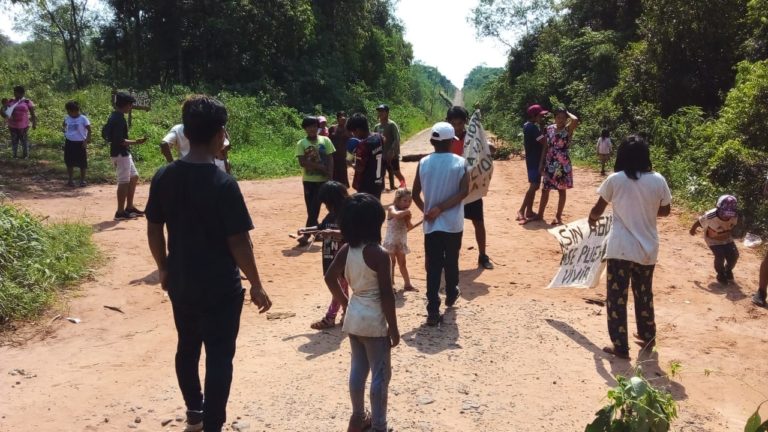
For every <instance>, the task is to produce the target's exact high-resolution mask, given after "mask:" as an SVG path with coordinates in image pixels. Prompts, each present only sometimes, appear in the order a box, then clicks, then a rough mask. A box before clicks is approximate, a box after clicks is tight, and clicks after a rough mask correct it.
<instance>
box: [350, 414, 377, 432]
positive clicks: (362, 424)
mask: <svg viewBox="0 0 768 432" xmlns="http://www.w3.org/2000/svg"><path fill="white" fill-rule="evenodd" d="M372 424H373V420H372V419H371V413H369V412H367V411H366V413H365V414H363V415H362V417H361V416H356V415H352V416H351V417H350V418H349V426H347V432H363V431H366V430H368V429H370V428H371V425H372Z"/></svg>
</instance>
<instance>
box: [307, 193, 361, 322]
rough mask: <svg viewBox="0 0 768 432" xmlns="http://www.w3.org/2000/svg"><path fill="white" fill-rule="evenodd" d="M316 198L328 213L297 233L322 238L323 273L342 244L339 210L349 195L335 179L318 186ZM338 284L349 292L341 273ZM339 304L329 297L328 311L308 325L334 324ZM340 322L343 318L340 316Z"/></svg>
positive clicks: (345, 291)
mask: <svg viewBox="0 0 768 432" xmlns="http://www.w3.org/2000/svg"><path fill="white" fill-rule="evenodd" d="M317 197H318V199H319V200H320V202H321V203H322V204H324V205H325V208H326V210H328V215H327V216H325V218H324V219H323V221H322V222H321V223H320V225H318V226H316V227H306V228H302V229H300V230H299V235H305V234H307V233H309V234H310V235H314V236H315V238H321V239H323V274H326V273H327V272H328V269H329V268H330V267H331V262H333V259H334V258H335V257H336V254H338V253H339V249H340V248H341V246H342V245H344V239H343V237H342V236H341V231H340V230H339V222H338V220H339V212H340V211H341V207H342V206H343V205H344V201H345V200H346V199H347V198H348V197H349V194H348V193H347V188H346V186H344V185H342V184H341V183H339V182H336V181H329V182H327V183H325V184H323V185H322V186H321V187H320V191H319V192H318V196H317ZM338 282H339V285H340V286H341V288H342V289H343V290H344V294H345V295H347V294H348V292H349V288H348V287H349V285H348V284H347V280H346V279H344V276H343V275H342V276H341V277H339V279H338ZM340 308H341V304H340V303H339V302H338V301H336V299H335V298H331V305H330V306H328V311H327V312H326V313H325V316H324V317H323V319H321V320H320V321H317V322H315V323H313V324H312V325H311V326H310V327H312V328H313V329H315V330H325V329H329V328H333V327H334V326H336V315H338V313H339V309H340ZM341 320H342V323H343V322H344V318H343V317H342V319H341Z"/></svg>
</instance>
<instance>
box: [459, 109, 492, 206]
mask: <svg viewBox="0 0 768 432" xmlns="http://www.w3.org/2000/svg"><path fill="white" fill-rule="evenodd" d="M464 158H465V159H466V160H467V169H468V171H469V195H467V197H466V198H465V199H464V202H465V203H471V202H474V201H477V200H479V199H480V198H482V197H484V196H486V195H487V194H488V187H489V186H490V185H491V177H492V176H493V158H492V157H491V148H490V147H489V146H488V137H487V136H486V135H485V129H483V124H482V123H481V122H480V110H475V112H474V113H473V114H472V118H471V119H469V124H468V125H467V135H466V136H465V137H464Z"/></svg>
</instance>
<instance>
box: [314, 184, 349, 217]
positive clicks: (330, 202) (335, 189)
mask: <svg viewBox="0 0 768 432" xmlns="http://www.w3.org/2000/svg"><path fill="white" fill-rule="evenodd" d="M347 198H349V193H347V187H346V186H344V185H343V184H341V183H339V182H336V181H328V182H325V183H323V185H322V186H320V190H319V191H318V192H317V199H318V200H319V201H320V202H321V203H323V204H325V205H326V206H327V207H328V210H330V211H331V212H333V213H335V214H336V218H338V217H339V212H340V211H341V208H342V207H343V206H344V200H346V199H347Z"/></svg>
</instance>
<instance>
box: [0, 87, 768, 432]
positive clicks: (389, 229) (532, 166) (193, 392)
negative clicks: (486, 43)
mask: <svg viewBox="0 0 768 432" xmlns="http://www.w3.org/2000/svg"><path fill="white" fill-rule="evenodd" d="M24 94H25V92H24V89H23V88H20V87H17V88H16V89H14V99H12V100H7V101H4V105H3V110H2V111H3V116H4V117H6V118H7V119H8V126H9V128H10V129H11V137H12V143H13V151H14V157H16V156H17V147H18V146H21V147H22V157H27V156H28V154H29V153H28V139H27V129H28V128H29V126H30V124H31V125H32V127H34V125H35V123H36V119H35V117H34V104H33V103H32V102H31V101H29V100H28V99H25V98H24ZM113 102H114V107H115V110H114V112H113V113H112V114H111V115H110V117H109V119H108V120H107V122H106V124H105V125H104V127H103V128H102V130H101V135H102V137H103V138H104V139H105V140H106V141H107V142H109V145H110V157H111V158H112V162H113V165H114V167H115V170H116V177H117V183H118V186H117V211H116V214H115V219H116V220H126V219H134V218H137V217H141V216H145V217H146V220H147V237H148V243H149V249H150V251H151V253H152V256H153V258H154V260H155V262H156V265H157V268H158V275H159V278H160V283H161V286H162V288H163V289H164V290H166V291H168V295H169V297H170V300H171V305H172V310H173V317H174V322H175V326H176V330H177V335H178V344H177V351H176V361H175V363H176V374H177V378H178V382H179V387H180V389H181V393H182V395H183V398H184V401H185V404H186V407H187V426H186V429H185V431H188V432H189V431H191V432H194V431H201V430H205V431H218V430H221V428H222V426H223V424H224V423H225V420H226V404H227V399H228V395H229V389H230V385H231V381H232V360H233V358H234V355H235V348H236V339H237V334H238V331H239V324H240V314H241V311H242V307H243V303H244V299H245V291H246V290H245V289H244V288H243V280H247V281H248V283H249V284H250V290H249V298H250V300H251V301H252V302H253V303H254V304H255V305H256V306H257V307H258V309H259V312H260V313H264V312H266V311H268V310H269V309H270V308H271V306H272V302H271V300H270V298H269V295H268V294H267V292H266V291H265V290H264V287H263V286H262V283H261V280H260V277H259V272H258V269H257V266H256V262H255V259H254V255H253V246H252V244H251V240H250V236H249V231H250V230H251V229H253V223H252V221H251V217H250V215H249V213H248V210H247V206H246V203H245V199H244V197H243V195H242V193H241V192H240V189H239V186H238V184H237V182H236V181H235V180H234V179H233V177H231V176H230V175H229V174H228V173H229V172H230V166H229V163H228V160H227V152H228V150H229V148H230V145H229V140H228V133H227V130H226V124H227V119H228V112H227V109H226V107H225V106H224V105H223V104H222V103H221V102H219V101H218V100H216V99H214V98H212V97H208V96H200V95H198V96H191V97H189V98H188V99H187V100H186V101H185V102H184V104H183V107H182V112H181V119H182V122H181V123H180V124H178V125H176V126H174V127H173V128H171V130H170V131H169V132H168V134H167V135H166V136H165V137H164V138H163V140H162V142H161V143H160V146H159V151H160V152H161V153H162V154H163V155H164V156H165V158H166V160H167V162H168V164H167V165H165V166H163V167H161V168H160V169H159V170H158V171H157V173H156V174H155V175H154V177H153V179H152V182H151V185H150V191H149V199H148V201H147V206H146V210H145V211H142V210H139V209H138V208H137V207H136V205H135V203H134V194H135V190H136V185H137V182H138V172H137V171H136V167H135V164H134V163H133V159H132V156H131V151H130V149H131V146H133V145H137V144H142V143H143V142H145V141H146V139H145V138H138V139H130V138H129V128H128V124H127V122H126V119H125V115H126V114H127V113H129V112H130V110H131V109H132V106H133V103H134V102H135V100H134V99H133V98H132V97H131V96H130V95H128V94H125V93H117V94H116V96H115V99H114V101H113ZM65 110H66V112H67V115H66V117H65V119H64V122H63V125H62V126H63V130H64V136H65V145H64V159H65V162H66V165H67V167H68V174H69V181H68V183H69V184H70V185H72V186H74V181H73V168H75V167H79V168H80V170H81V171H80V185H81V186H85V172H86V168H87V145H88V143H89V142H90V141H91V140H92V130H91V122H90V120H89V119H88V118H87V117H85V116H83V115H82V114H81V113H80V109H79V105H78V104H77V102H76V101H70V102H68V103H67V104H66V106H65ZM376 111H377V114H378V123H377V124H376V125H374V126H373V127H371V125H370V123H369V120H368V118H367V117H366V116H365V115H364V114H362V113H355V114H353V115H351V116H349V117H347V114H346V113H345V112H343V111H340V112H338V113H336V123H335V124H333V125H332V126H330V127H328V125H327V120H326V119H325V118H324V117H311V116H310V117H306V118H304V119H303V121H302V124H301V126H302V128H303V129H304V132H305V134H306V136H305V137H304V138H302V139H301V140H300V141H299V142H297V143H296V145H295V156H296V160H297V163H298V164H299V165H300V166H301V168H302V171H303V172H302V183H303V190H304V201H305V207H306V214H307V218H306V223H305V226H304V227H303V228H301V229H299V230H298V236H297V245H296V247H307V246H308V245H311V244H312V243H313V242H314V240H315V239H318V240H321V241H322V274H323V275H324V280H325V283H326V284H327V286H328V288H329V291H330V293H331V301H330V304H329V306H328V309H327V311H326V313H325V314H324V316H323V317H322V318H321V319H319V320H318V321H316V322H314V323H312V324H311V327H312V328H313V329H316V330H323V329H328V328H331V327H334V326H336V325H337V320H340V322H341V323H342V330H343V331H344V332H345V333H347V334H348V336H349V341H350V348H351V357H352V363H351V370H350V376H349V391H350V398H351V401H352V416H351V417H350V420H349V425H348V429H347V430H348V431H362V430H366V429H368V428H371V430H373V431H386V430H388V428H387V394H388V385H389V381H390V379H391V376H392V370H391V350H392V348H393V347H395V346H397V345H398V344H399V341H400V331H399V328H398V323H397V314H396V309H395V295H396V290H395V288H394V282H393V281H394V275H395V268H396V267H397V268H398V269H399V271H400V274H401V275H402V278H403V282H404V284H403V291H404V292H416V291H418V290H419V288H418V287H416V286H414V285H413V284H412V280H411V278H410V272H409V270H408V268H407V264H406V256H407V255H408V254H409V252H410V248H409V245H408V238H407V236H408V232H409V231H410V230H412V229H415V228H416V227H418V226H419V225H423V227H422V229H423V233H424V236H423V240H424V244H423V247H424V252H425V264H426V287H425V288H426V298H427V305H426V310H427V319H426V323H425V324H426V325H427V326H438V325H439V324H440V323H441V321H442V314H441V309H442V307H445V308H451V307H453V306H454V305H455V304H456V303H457V301H458V300H459V299H460V296H461V290H460V281H459V255H460V250H461V244H462V237H463V232H464V221H465V219H468V220H471V221H472V223H473V225H474V228H475V235H476V242H477V246H478V250H479V255H478V261H477V263H478V266H479V267H481V268H483V269H487V270H491V269H493V263H492V261H491V259H490V258H489V257H488V255H487V250H486V231H485V224H484V214H483V200H482V198H480V199H477V200H475V201H473V202H469V203H466V202H465V198H466V197H467V195H468V190H469V175H468V171H467V162H466V160H465V159H464V157H463V155H464V148H465V145H464V138H465V136H466V125H467V123H468V120H469V115H468V112H467V110H466V109H464V108H463V107H459V106H454V107H451V108H450V109H449V110H448V112H447V114H446V118H445V121H441V122H438V123H436V124H434V125H433V127H432V128H431V131H430V143H431V144H432V146H433V147H434V152H433V153H431V154H429V155H426V156H425V157H423V158H422V159H420V161H419V162H418V166H417V168H416V174H415V176H414V178H413V180H412V189H410V190H409V189H408V188H407V182H406V179H405V177H404V176H403V174H402V172H401V170H400V166H399V161H400V132H399V128H398V126H397V124H396V123H395V122H394V121H392V120H391V119H390V118H389V111H390V110H389V107H388V106H387V105H380V106H378V107H377V108H376ZM551 114H553V116H552V117H553V121H552V124H546V121H547V120H546V119H547V118H548V116H549V115H550V112H548V111H547V110H545V109H544V108H543V107H542V106H540V105H531V106H530V107H529V108H528V110H527V117H528V121H527V122H526V123H525V124H524V125H523V137H524V147H525V159H526V161H525V166H526V170H527V178H528V182H529V187H528V190H527V192H526V193H525V196H524V198H523V202H522V204H521V207H520V209H519V211H518V214H517V220H518V223H520V224H527V223H532V222H535V221H543V219H544V213H545V211H546V208H547V204H548V197H549V192H550V191H553V190H556V191H558V194H559V196H558V198H559V199H558V206H557V209H556V212H555V216H554V218H553V219H552V221H551V223H552V224H553V225H559V224H563V222H564V221H563V209H564V207H565V204H566V191H567V190H568V189H571V188H573V185H574V182H573V167H572V163H571V160H570V156H569V149H570V147H571V145H572V140H573V135H574V133H575V131H576V129H577V128H578V126H579V119H578V117H576V116H575V115H573V114H572V113H570V112H569V111H568V110H566V109H565V108H562V107H558V108H555V109H553V110H552V113H551ZM174 153H176V154H175V155H174ZM597 153H598V157H599V161H600V162H601V164H602V167H603V174H605V164H606V163H608V162H609V160H610V158H611V157H612V155H613V154H614V149H613V143H612V141H611V138H610V133H609V131H607V130H606V131H603V133H602V134H601V137H600V139H599V140H598V143H597ZM615 153H616V161H615V165H614V171H615V172H614V173H613V174H611V175H610V176H608V177H607V178H606V179H605V180H604V182H603V183H602V184H601V186H600V187H599V189H598V191H597V193H598V199H597V201H596V203H595V205H594V207H593V208H592V210H591V211H590V213H589V214H588V222H589V224H590V225H591V226H594V225H595V224H597V223H598V220H599V219H600V218H601V216H602V215H603V213H604V212H605V210H606V208H607V206H608V204H611V206H612V212H613V226H612V231H611V234H610V236H609V239H608V243H607V248H606V256H605V258H606V260H607V288H606V297H607V299H606V307H607V316H608V318H607V321H608V333H609V336H610V341H611V344H610V345H609V346H606V347H605V348H604V351H605V352H606V353H609V354H612V355H615V356H617V357H620V358H629V356H630V349H629V348H630V346H629V334H628V332H629V330H628V325H627V300H628V296H629V289H630V288H631V289H632V293H633V297H634V302H635V314H636V323H637V333H636V334H635V335H634V337H635V338H636V339H637V341H638V343H639V344H640V345H641V347H642V348H641V349H649V348H652V347H653V346H654V345H655V340H656V324H655V315H654V307H653V275H654V269H655V264H656V260H657V256H658V250H659V236H658V233H657V228H656V220H657V218H658V217H664V216H668V215H669V214H670V212H671V200H672V196H671V193H670V190H669V187H668V186H667V183H666V181H665V179H664V177H663V176H661V175H660V174H659V173H656V172H654V171H653V166H652V163H651V157H650V150H649V146H648V143H647V141H646V140H645V139H644V138H643V137H642V136H640V135H631V136H629V137H626V138H625V139H623V140H622V141H621V143H620V145H618V149H617V151H616V152H615ZM349 168H351V170H352V172H353V177H352V181H350V180H349V178H348V170H349ZM387 174H389V179H388V180H389V182H388V183H389V190H390V191H393V192H394V194H393V197H394V200H393V203H392V204H391V205H388V206H386V208H385V206H383V205H382V203H381V197H382V194H383V192H384V191H385V186H386V185H387V178H386V177H387ZM395 179H397V180H398V182H399V183H398V185H397V187H395ZM350 186H351V187H352V189H354V191H355V192H356V193H354V194H351V195H350V194H349V187H350ZM540 188H541V189H542V192H541V196H540V199H539V207H538V212H534V211H533V208H534V203H535V198H536V192H537V191H538V190H539V189H540ZM413 204H415V205H416V208H418V210H419V211H420V212H421V213H422V214H423V220H422V221H420V222H415V221H414V219H415V218H414V214H413V212H412V210H411V207H412V205H413ZM323 207H324V208H325V210H326V215H325V216H324V217H323V219H322V221H320V213H321V211H322V208H323ZM736 221H737V201H736V198H735V197H733V196H730V195H725V196H722V197H720V199H719V200H718V202H717V204H716V207H715V208H714V209H712V210H711V211H708V212H707V213H705V214H704V215H702V217H701V218H699V219H698V220H697V222H696V223H694V225H693V226H692V227H691V229H690V233H691V235H695V234H696V233H697V231H698V229H699V228H702V229H703V230H704V236H705V239H706V242H707V244H708V245H709V246H710V247H711V249H712V252H713V255H714V259H715V262H714V267H715V271H716V277H717V280H718V281H719V282H721V283H728V282H729V281H731V280H733V277H734V276H733V269H734V267H735V265H736V262H737V260H738V256H739V255H738V250H737V248H736V246H735V244H734V242H733V236H732V234H731V231H732V229H733V227H734V226H735V224H736ZM385 222H386V228H385V230H384V232H385V235H384V236H382V228H383V227H384V224H385ZM241 272H242V274H244V277H243V276H241ZM443 277H444V279H445V298H444V299H441V296H440V285H441V280H442V279H443ZM766 285H768V259H766V260H764V262H763V265H762V267H761V274H760V288H759V290H758V292H757V293H756V294H755V296H754V297H753V301H754V303H755V304H758V305H761V306H765V296H766ZM339 315H340V316H339ZM203 346H205V349H206V375H205V385H204V389H203V387H202V386H201V382H200V377H199V372H198V364H199V360H200V355H201V350H202V347H203ZM369 374H370V375H371V386H370V405H371V413H370V414H369V413H368V412H367V411H366V410H365V403H364V396H365V387H366V381H367V378H368V375H369Z"/></svg>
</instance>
